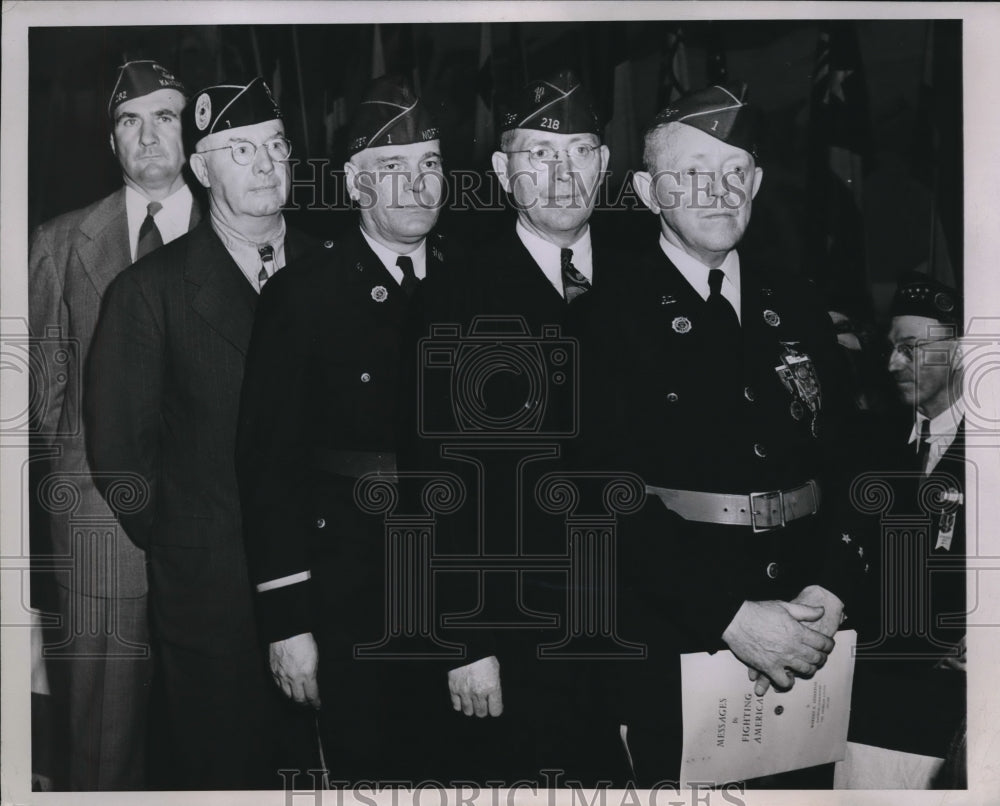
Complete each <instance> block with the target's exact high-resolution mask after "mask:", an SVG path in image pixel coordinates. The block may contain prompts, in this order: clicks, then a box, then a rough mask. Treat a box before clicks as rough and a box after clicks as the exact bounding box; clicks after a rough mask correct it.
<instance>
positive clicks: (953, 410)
mask: <svg viewBox="0 0 1000 806" xmlns="http://www.w3.org/2000/svg"><path fill="white" fill-rule="evenodd" d="M963 417H965V400H964V399H963V398H962V397H961V396H959V398H958V400H956V401H955V402H954V403H952V404H951V405H950V406H949V407H948V408H946V409H945V410H944V411H942V412H941V413H940V414H938V415H937V416H936V417H931V418H930V426H929V430H928V434H929V436H928V437H927V441H928V442H937V441H938V440H939V439H942V438H949V439H954V437H955V434H957V433H958V426H959V425H960V424H961V422H962V418H963ZM926 419H928V418H927V417H925V416H924V415H923V414H921V413H920V412H919V411H918V412H917V416H916V419H915V421H914V423H913V429H912V430H911V431H910V439H909V441H910V442H911V443H912V442H915V441H916V440H917V438H918V437H919V436H920V429H921V427H922V425H923V422H924V420H926Z"/></svg>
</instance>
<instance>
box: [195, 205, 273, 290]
mask: <svg viewBox="0 0 1000 806" xmlns="http://www.w3.org/2000/svg"><path fill="white" fill-rule="evenodd" d="M211 222H212V231H213V232H215V234H216V235H218V236H219V240H220V241H222V245H223V246H224V247H225V248H226V251H227V252H229V254H230V255H231V256H232V258H233V260H234V261H236V265H237V266H239V267H240V271H241V272H243V276H244V277H246V278H247V282H248V283H250V285H251V286H253V289H254V291H257V292H260V286H261V283H260V280H259V274H260V269H261V258H260V251H259V250H260V247H262V246H267V245H270V246H271V247H273V249H274V271H272V272H271V274H274V272H276V271H278V270H279V269H281V268H284V266H285V217H284V216H278V222H279V223H278V229H277V231H276V232H275V233H274V234H272V235H271V236H270V237H269V238H268V239H267V240H265V241H261V242H260V243H257V242H256V241H250V240H248V239H247V238H245V237H244V236H243V235H241V234H240V233H238V232H237V231H236V230H234V229H233V228H232V227H230V226H229V225H227V224H226V223H225V222H224V221H221V220H220V219H219V218H217V217H216V216H215V215H211Z"/></svg>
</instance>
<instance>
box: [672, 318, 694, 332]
mask: <svg viewBox="0 0 1000 806" xmlns="http://www.w3.org/2000/svg"><path fill="white" fill-rule="evenodd" d="M670 326H671V327H672V328H673V329H674V332H675V333H681V334H683V333H688V332H690V330H691V320H690V319H688V318H687V317H686V316H675V317H674V321H673V322H671V323H670Z"/></svg>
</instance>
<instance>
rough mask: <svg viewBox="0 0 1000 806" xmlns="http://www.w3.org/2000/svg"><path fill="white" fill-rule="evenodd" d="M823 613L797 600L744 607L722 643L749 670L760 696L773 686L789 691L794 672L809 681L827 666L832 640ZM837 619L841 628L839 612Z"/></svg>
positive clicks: (821, 608)
mask: <svg viewBox="0 0 1000 806" xmlns="http://www.w3.org/2000/svg"><path fill="white" fill-rule="evenodd" d="M837 601H839V600H837ZM825 614H826V608H825V607H824V606H813V605H809V604H803V603H799V602H781V601H764V602H744V603H743V605H742V606H741V607H740V609H739V611H737V613H736V616H735V617H734V618H733V620H732V621H731V622H730V624H729V626H728V627H726V630H725V632H723V634H722V640H723V641H725V642H726V644H727V645H728V646H729V648H730V649H731V650H732V652H733V654H734V655H735V656H736V657H737V658H739V659H740V660H741V661H743V663H745V664H746V665H747V667H749V671H750V679H751V680H755V681H756V682H755V685H754V692H755V693H756V695H757V696H758V697H759V696H763V694H764V693H765V692H766V691H767V689H768V687H769V685H770V684H771V683H773V684H774V686H775V687H776V688H779V689H789V688H791V687H792V685H793V684H794V682H795V678H794V676H793V673H794V674H796V675H799V676H800V677H808V676H809V675H811V674H813V673H814V672H815V671H816V670H817V669H819V668H820V667H821V666H822V665H823V664H824V663H825V662H826V656H827V655H829V654H830V652H831V651H832V650H833V646H834V642H833V638H832V635H827V634H825V632H824V630H825V629H828V628H829V619H824V616H825ZM836 620H837V623H838V624H839V614H838V615H837V617H836ZM821 627H822V629H820V628H821ZM834 631H835V629H834Z"/></svg>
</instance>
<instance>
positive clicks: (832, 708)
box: [681, 630, 858, 786]
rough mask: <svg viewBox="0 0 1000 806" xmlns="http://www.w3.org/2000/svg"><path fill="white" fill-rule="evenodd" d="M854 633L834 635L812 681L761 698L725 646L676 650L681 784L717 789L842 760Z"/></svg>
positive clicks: (849, 708) (847, 718)
mask: <svg viewBox="0 0 1000 806" xmlns="http://www.w3.org/2000/svg"><path fill="white" fill-rule="evenodd" d="M857 637H858V636H857V633H856V632H854V630H843V631H841V632H838V633H837V635H836V639H835V640H836V646H835V647H834V650H833V652H831V653H830V656H829V657H828V658H827V661H826V664H825V665H824V666H823V668H822V669H820V670H819V671H818V672H816V674H815V675H813V677H812V678H810V679H808V680H807V679H802V678H796V680H795V685H793V686H792V688H791V689H790V690H789V691H775V690H774V689H770V690H768V692H767V693H766V694H765V695H764V696H763V697H758V696H756V695H755V694H754V690H753V687H754V684H753V683H752V682H751V681H750V680H749V679H748V678H747V667H746V666H744V665H743V663H742V662H741V661H739V660H738V659H737V658H736V656H735V655H733V653H732V652H730V651H729V650H723V651H720V652H716V653H715V654H714V655H710V654H709V653H707V652H697V653H691V654H686V655H681V686H682V691H683V695H682V700H683V719H684V752H683V757H682V761H681V785H682V786H686V785H688V784H694V783H701V784H713V785H718V786H721V785H722V784H725V783H729V782H731V781H742V780H746V779H748V778H757V777H760V776H762V775H773V774H775V773H779V772H787V771H789V770H798V769H803V768H805V767H813V766H815V765H817V764H826V763H828V762H831V761H840V760H842V759H843V757H844V748H845V745H846V742H847V723H848V720H849V719H850V715H851V684H852V682H853V679H854V647H855V644H856V643H857Z"/></svg>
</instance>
